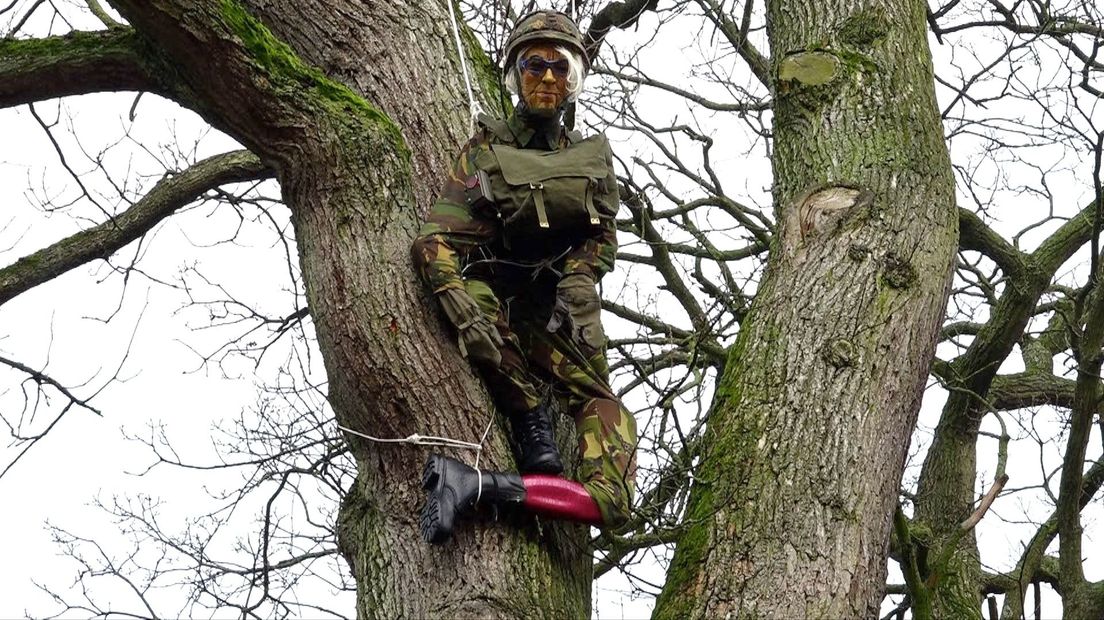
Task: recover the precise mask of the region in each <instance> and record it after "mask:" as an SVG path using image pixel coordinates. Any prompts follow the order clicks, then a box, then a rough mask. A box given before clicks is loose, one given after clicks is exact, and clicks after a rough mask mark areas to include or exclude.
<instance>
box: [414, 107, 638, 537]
mask: <svg viewBox="0 0 1104 620" xmlns="http://www.w3.org/2000/svg"><path fill="white" fill-rule="evenodd" d="M492 127H493V129H492ZM575 135H577V134H575ZM569 139H572V138H571V137H570V136H569V135H568V133H567V132H566V131H564V130H563V129H562V127H560V126H559V125H558V124H554V125H552V126H551V127H550V128H549V129H547V130H544V131H536V130H534V128H532V127H530V126H528V125H527V124H526V123H525V122H524V121H523V120H521V119H520V118H518V116H517V115H516V114H515V115H511V116H510V118H509V119H507V120H506V121H505V122H503V121H495V120H494V119H486V118H484V119H482V123H481V126H480V128H479V130H478V131H477V132H476V134H475V136H473V137H472V139H471V140H470V141H469V142H468V143H467V144H466V145H465V146H464V148H463V149H462V150H461V152H460V155H459V157H458V159H457V161H456V164H455V166H454V168H453V170H452V173H451V174H450V176H449V178H448V179H447V180H446V182H445V185H444V189H443V191H442V192H441V196H440V198H439V199H438V200H437V202H436V203H435V204H434V206H433V209H432V211H430V214H429V217H428V218H427V220H426V222H425V224H424V225H423V226H422V228H421V230H420V231H419V233H418V238H417V239H416V240H415V241H414V247H413V254H414V261H415V263H416V265H417V267H418V270H419V272H420V274H421V276H422V277H423V278H424V279H425V280H426V281H427V282H428V283H429V284H430V285H431V286H432V288H433V291H434V292H435V293H438V292H441V291H443V290H446V289H449V288H461V287H463V288H464V289H466V290H467V292H468V293H469V294H470V295H471V296H472V298H473V299H475V301H476V303H478V305H479V307H480V309H481V310H482V311H483V312H484V313H485V314H486V315H487V316H488V318H490V319H491V320H492V321H493V322H494V325H495V328H496V329H497V330H498V333H499V334H500V335H501V336H502V339H503V342H504V343H505V344H504V346H502V347H501V349H500V352H501V354H502V363H501V365H499V366H498V367H489V366H488V365H481V367H480V370H481V372H482V374H483V377H484V379H485V381H486V383H487V386H488V388H489V389H490V391H491V394H492V396H493V397H494V399H495V402H496V403H497V404H498V406H499V407H502V408H503V409H504V410H505V411H506V412H508V413H510V414H513V413H516V412H522V411H527V410H530V409H532V408H534V407H536V406H538V405H539V404H540V403H541V402H542V400H543V395H542V392H541V390H540V389H539V388H538V385H540V384H541V383H547V384H549V385H550V387H551V389H552V392H553V393H554V394H555V395H556V397H557V398H558V399H559V400H560V402H561V404H562V405H566V411H570V412H572V413H573V415H574V417H575V428H576V435H577V439H578V444H579V455H580V464H579V469H578V472H577V473H578V478H579V481H580V482H581V483H582V484H583V487H584V488H585V489H586V490H587V492H589V493H590V495H591V496H592V497H593V498H594V499H595V501H596V502H597V504H598V507H599V509H600V510H601V513H602V517H603V520H604V521H605V523H606V524H607V525H615V524H618V523H621V522H623V521H624V520H625V519H627V518H628V514H629V506H630V504H631V503H632V495H633V487H634V484H633V480H634V476H635V469H636V463H635V457H634V451H635V448H636V421H635V420H634V419H633V416H632V414H631V413H629V412H628V411H627V410H626V409H625V408H624V407H623V406H622V405H621V403H620V401H619V400H618V398H617V396H616V395H615V394H614V393H613V391H612V390H611V389H610V386H609V365H608V363H607V362H606V357H605V351H604V349H597V350H584V349H585V348H587V347H585V345H582V346H580V345H577V344H575V343H574V342H572V341H571V340H570V339H569V338H567V337H565V335H564V332H565V331H566V330H563V329H561V330H560V331H559V332H556V333H549V332H548V331H546V329H545V325H546V324H547V323H548V319H549V317H550V315H551V312H552V308H553V304H554V302H555V297H556V284H557V282H559V280H560V277H561V275H568V274H574V273H584V274H588V275H590V276H591V277H592V278H593V279H594V280H595V281H597V280H598V279H599V278H601V277H602V276H603V275H604V274H606V273H607V272H609V271H610V270H611V269H612V268H613V261H614V256H615V255H616V251H617V231H616V228H615V224H614V222H613V221H612V220H611V219H605V218H604V219H603V221H602V224H601V225H600V226H599V227H595V228H594V231H593V234H591V235H590V236H589V237H587V238H582V239H580V238H574V239H572V238H562V237H561V238H556V237H554V236H551V235H550V236H549V237H546V238H544V239H542V240H541V242H540V243H524V244H522V243H513V244H511V243H510V240H509V239H506V238H504V235H503V233H502V225H501V222H500V220H499V217H498V214H497V213H494V212H492V210H480V209H475V208H472V207H470V206H469V204H468V201H467V199H466V195H465V188H466V187H468V186H469V183H470V182H471V181H472V180H473V175H475V172H476V166H475V163H474V162H475V161H476V160H477V158H478V157H479V154H480V151H485V150H489V149H490V146H491V144H508V145H511V146H515V147H519V148H543V149H545V150H548V149H549V145H554V148H557V149H559V148H563V147H564V146H566V145H567V144H568V142H567V141H568V140H569ZM608 158H609V159H610V160H612V154H609V155H608ZM610 168H611V170H612V165H611V166H610ZM610 177H611V178H609V179H607V183H609V184H610V185H609V186H610V187H614V188H615V187H616V179H614V178H612V173H611V175H610ZM534 265H537V266H534ZM538 376H539V377H540V379H543V381H540V380H538Z"/></svg>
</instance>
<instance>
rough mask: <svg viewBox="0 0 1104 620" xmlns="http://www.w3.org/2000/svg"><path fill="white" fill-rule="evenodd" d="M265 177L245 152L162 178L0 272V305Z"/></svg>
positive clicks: (266, 171) (268, 172)
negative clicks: (184, 210)
mask: <svg viewBox="0 0 1104 620" xmlns="http://www.w3.org/2000/svg"><path fill="white" fill-rule="evenodd" d="M270 176H272V171H271V170H269V169H268V168H267V167H265V166H264V165H263V164H261V162H260V160H258V159H257V157H256V156H254V155H253V154H251V153H249V152H248V151H234V152H232V153H224V154H222V155H216V156H214V157H210V158H208V159H205V160H203V161H201V162H199V163H197V164H195V165H194V166H192V167H191V168H189V169H187V170H185V171H183V172H181V173H179V174H172V175H168V176H166V177H165V178H164V179H162V180H161V181H159V182H158V183H157V185H155V186H154V188H153V189H152V190H151V191H150V192H149V193H148V194H147V195H146V196H145V197H144V198H142V200H139V201H138V202H137V203H135V204H134V205H133V206H132V207H130V208H129V209H127V210H126V211H125V212H124V213H122V214H121V215H119V216H117V217H115V218H113V219H112V220H110V221H107V222H104V223H103V224H100V225H98V226H95V227H93V228H90V229H88V230H85V231H81V232H79V233H77V234H75V235H72V236H71V237H68V238H67V239H64V240H62V241H59V242H57V243H55V244H53V245H51V246H50V247H47V248H45V249H42V250H39V251H38V252H35V253H34V254H31V255H29V256H25V257H23V258H21V259H19V260H18V261H16V262H15V264H13V265H10V266H8V267H5V268H3V269H0V305H3V304H5V303H7V302H8V301H9V300H11V299H12V298H13V297H15V296H16V295H19V294H20V293H23V292H25V291H27V290H29V289H31V288H34V287H35V286H38V285H39V284H42V283H43V282H47V281H49V280H52V279H53V278H56V277H57V276H59V275H61V274H63V273H65V272H67V271H69V270H70V269H73V268H74V267H78V266H80V265H83V264H85V263H87V262H89V261H91V260H95V259H97V258H107V257H108V256H110V255H111V254H113V253H115V252H116V251H118V250H119V249H121V248H123V247H124V246H126V245H127V244H128V243H130V242H132V241H134V240H135V239H138V238H139V237H141V236H142V235H144V234H146V233H147V232H149V230H150V229H151V228H153V227H154V225H156V224H157V223H158V222H160V221H161V220H163V219H165V218H166V217H168V216H169V215H171V214H172V213H173V212H174V211H176V210H177V209H180V208H181V207H184V206H185V205H187V204H189V203H191V202H192V201H194V200H195V199H196V198H197V197H199V196H200V195H201V194H203V192H206V191H208V190H210V189H213V188H215V187H218V186H219V185H223V184H225V183H239V182H243V181H251V180H257V179H262V178H266V177H270Z"/></svg>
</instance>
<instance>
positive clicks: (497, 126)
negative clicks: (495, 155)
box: [476, 113, 517, 144]
mask: <svg viewBox="0 0 1104 620" xmlns="http://www.w3.org/2000/svg"><path fill="white" fill-rule="evenodd" d="M476 122H478V123H479V124H480V125H482V126H483V127H486V128H487V129H488V130H490V132H491V133H493V134H494V135H495V136H497V137H498V139H499V140H502V141H503V142H507V143H510V144H513V143H514V142H516V141H517V140H516V139H515V138H514V133H513V132H512V131H510V126H509V125H507V124H506V121H504V120H502V119H498V118H495V117H493V116H491V115H489V114H483V113H481V114H480V115H479V116H478V117H476Z"/></svg>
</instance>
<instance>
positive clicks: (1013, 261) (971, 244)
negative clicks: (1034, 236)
mask: <svg viewBox="0 0 1104 620" xmlns="http://www.w3.org/2000/svg"><path fill="white" fill-rule="evenodd" d="M958 234H959V241H958V246H959V248H961V249H963V250H974V251H976V252H981V253H982V254H984V255H985V256H987V257H988V258H990V259H991V260H992V261H993V262H994V263H996V264H997V266H998V267H1000V268H1001V271H1003V272H1004V273H1005V274H1006V275H1008V276H1009V277H1011V278H1018V277H1021V276H1022V275H1023V274H1024V272H1025V271H1026V270H1027V263H1026V261H1025V260H1024V259H1025V256H1024V254H1023V252H1020V251H1019V250H1017V249H1016V248H1014V247H1012V244H1010V243H1008V241H1006V240H1005V239H1004V237H1002V236H1000V235H999V234H997V232H996V231H994V230H993V229H992V228H989V227H988V226H986V224H985V222H983V221H981V218H980V217H978V215H977V214H976V213H974V212H973V211H969V210H967V209H963V208H959V210H958Z"/></svg>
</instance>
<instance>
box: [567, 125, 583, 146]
mask: <svg viewBox="0 0 1104 620" xmlns="http://www.w3.org/2000/svg"><path fill="white" fill-rule="evenodd" d="M582 140H583V132H581V131H579V130H577V129H572V130H571V131H568V132H567V141H568V142H569V143H571V144H575V143H576V142H582Z"/></svg>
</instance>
